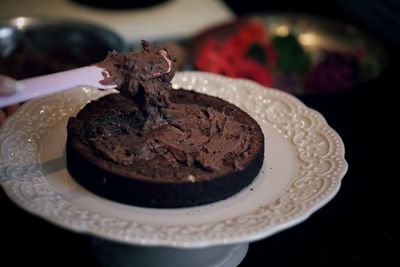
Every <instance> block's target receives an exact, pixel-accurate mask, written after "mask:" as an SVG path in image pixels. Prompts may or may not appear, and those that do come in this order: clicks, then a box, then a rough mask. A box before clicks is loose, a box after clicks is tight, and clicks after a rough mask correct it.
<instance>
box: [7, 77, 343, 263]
mask: <svg viewBox="0 0 400 267" xmlns="http://www.w3.org/2000/svg"><path fill="white" fill-rule="evenodd" d="M173 85H174V87H175V88H178V87H184V88H187V89H193V90H197V91H201V92H204V93H208V94H210V95H217V96H219V97H221V98H224V99H226V100H228V101H230V102H231V103H234V104H236V105H237V106H239V107H240V108H242V109H243V110H245V111H246V112H248V113H249V114H250V115H251V116H252V117H253V118H255V119H256V120H257V121H258V122H259V124H260V125H261V128H262V130H263V133H264V135H265V140H266V142H265V144H266V146H265V161H264V164H263V167H262V169H261V171H260V173H259V175H258V176H257V177H256V179H255V181H254V182H253V183H252V184H251V185H249V186H248V187H247V188H245V189H244V190H242V191H241V192H240V193H238V194H236V195H235V196H233V197H230V198H228V199H226V200H223V201H218V202H215V203H213V204H209V205H203V206H198V207H192V208H182V209H150V208H140V207H134V206H128V205H123V204H120V203H116V202H113V201H109V200H106V199H103V198H100V197H98V196H96V195H94V194H92V193H90V192H88V191H86V190H85V189H83V188H82V187H81V186H79V185H78V184H77V183H76V182H75V181H74V180H73V179H72V178H71V177H70V175H69V174H68V172H67V170H66V168H65V157H64V147H65V140H66V123H67V120H68V118H69V117H70V116H73V115H74V114H76V112H78V111H79V110H80V109H81V107H82V106H84V105H85V103H87V101H89V100H91V99H95V98H98V97H100V96H101V95H103V94H104V92H99V91H98V90H96V89H93V88H75V89H71V90H69V91H65V92H63V93H59V94H56V95H51V96H48V97H45V98H42V99H39V100H35V101H31V102H29V103H26V104H25V105H23V106H22V107H21V108H20V109H19V110H18V111H17V112H16V113H15V114H14V115H13V116H12V117H10V118H9V119H8V120H7V121H6V123H5V124H4V125H3V126H2V128H1V130H0V152H1V153H0V183H1V185H2V187H3V188H4V190H5V192H6V193H7V195H8V196H9V197H10V198H11V199H12V200H13V201H14V202H15V203H16V204H18V205H19V206H20V207H21V208H23V209H25V210H27V211H29V212H31V213H32V214H35V215H37V216H40V217H42V218H43V219H45V220H48V221H50V222H52V223H54V224H56V225H59V226H61V227H64V228H65V229H69V230H72V231H76V232H81V233H86V234H90V235H93V236H94V237H95V238H94V239H93V249H94V253H95V255H96V257H97V258H98V259H99V261H100V262H101V263H102V264H103V265H104V266H107V267H112V266H118V267H120V266H140V267H146V266H149V267H152V266H160V263H162V264H161V266H163V267H166V266H174V267H179V266H190V267H200V266H218V267H228V266H229V267H231V266H237V265H238V264H239V263H240V262H241V260H242V259H243V258H244V256H245V254H246V252H247V248H248V243H249V242H251V241H255V240H259V239H262V238H265V237H268V236H270V235H271V234H273V233H276V232H278V231H281V230H283V229H286V228H288V227H291V226H293V225H295V224H297V223H300V222H302V221H304V220H305V219H307V218H308V217H309V216H310V215H311V214H312V213H313V212H315V211H316V210H317V209H319V208H321V207H322V206H323V205H325V204H326V203H327V202H328V201H329V200H331V199H332V198H333V197H334V196H335V194H336V193H337V192H338V190H339V187H340V182H341V179H342V178H343V176H344V174H345V173H346V170H347V163H346V161H345V159H344V145H343V142H342V140H341V139H340V137H339V136H338V134H337V133H336V132H335V131H334V130H333V129H331V128H330V127H329V126H328V124H327V123H326V121H325V119H324V118H323V117H322V116H321V115H320V114H319V113H317V112H316V111H314V110H311V109H309V108H307V107H306V106H304V105H303V104H302V103H301V102H300V101H299V100H297V99H296V98H294V97H293V96H291V95H288V94H286V93H283V92H281V91H278V90H273V89H268V88H265V87H262V86H260V85H257V84H256V83H253V82H250V81H245V80H235V79H229V78H225V77H222V76H218V75H212V74H206V73H201V72H183V73H177V75H176V77H175V79H174V81H173ZM106 240H107V241H106ZM146 264H147V265H146ZM168 264H170V265H168Z"/></svg>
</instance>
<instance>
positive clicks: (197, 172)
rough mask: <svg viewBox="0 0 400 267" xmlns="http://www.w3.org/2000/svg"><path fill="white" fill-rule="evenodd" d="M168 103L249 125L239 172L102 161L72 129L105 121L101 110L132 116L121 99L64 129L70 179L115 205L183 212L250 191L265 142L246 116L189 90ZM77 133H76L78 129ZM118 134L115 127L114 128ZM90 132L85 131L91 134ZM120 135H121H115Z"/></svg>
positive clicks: (161, 162)
mask: <svg viewBox="0 0 400 267" xmlns="http://www.w3.org/2000/svg"><path fill="white" fill-rule="evenodd" d="M170 99H171V102H172V103H174V104H177V105H181V104H185V105H196V106H202V107H211V106H212V107H213V108H214V109H216V110H219V111H224V112H226V113H227V115H228V116H231V117H232V118H234V119H235V120H237V121H240V122H241V123H243V124H245V125H251V129H252V132H251V139H252V142H250V144H249V145H250V147H249V150H248V151H247V153H248V155H247V157H246V158H245V161H243V162H241V164H243V166H244V167H243V168H235V166H234V165H233V163H229V164H226V166H225V168H222V169H220V170H218V171H216V170H214V171H211V170H207V169H204V168H202V167H201V166H198V165H191V166H187V165H185V164H182V163H179V162H178V163H176V162H175V164H171V162H168V161H165V159H163V158H153V159H151V160H149V161H147V162H143V161H137V162H134V163H132V164H121V163H118V162H113V161H112V160H109V159H105V158H104V157H103V156H102V155H101V154H99V153H98V152H96V150H95V149H94V148H93V146H92V144H91V143H90V141H89V140H88V138H85V137H84V136H85V134H84V132H85V127H86V128H87V127H89V126H93V125H92V124H91V123H88V125H86V126H82V125H81V127H76V125H74V124H75V120H76V119H78V120H86V121H90V120H92V119H94V118H98V117H102V116H104V110H108V111H110V110H114V112H116V113H119V112H121V114H124V113H126V112H128V113H129V112H130V113H131V114H135V112H137V109H136V108H135V105H134V104H133V103H132V102H130V100H129V99H128V100H127V99H126V98H124V97H122V96H120V95H119V94H114V95H108V96H105V97H103V98H101V99H99V100H97V101H93V102H92V103H90V104H88V105H87V106H86V107H85V108H84V109H82V110H81V111H80V112H79V113H78V114H77V116H76V119H74V118H72V119H70V121H69V123H68V139H67V163H68V164H67V165H68V170H69V171H70V173H71V175H72V176H73V177H74V178H75V179H76V180H77V181H78V182H79V183H80V184H81V185H83V186H84V187H85V188H87V189H88V190H89V191H92V192H94V193H96V194H98V195H100V196H103V197H105V198H109V199H111V200H115V201H118V202H122V203H126V204H132V205H139V206H146V207H161V208H173V207H187V206H194V205H200V204H206V203H210V202H214V201H217V200H221V199H224V198H227V197H229V196H231V195H233V194H235V193H237V192H239V191H240V190H242V189H243V188H244V187H246V186H247V185H249V184H250V183H251V182H252V181H253V179H254V178H255V177H256V175H257V174H258V172H259V169H260V168H261V166H262V163H263V159H264V137H263V134H262V131H261V129H260V127H259V125H258V124H257V123H256V121H254V120H253V119H252V118H251V117H250V116H249V115H248V114H246V113H245V112H243V111H242V110H240V109H239V108H237V107H236V106H234V105H232V104H229V103H228V102H226V101H224V100H222V99H220V98H217V97H211V96H208V95H204V94H200V93H196V92H193V91H187V90H173V91H171V93H170ZM77 128H78V129H77ZM117 128H118V127H117ZM91 130H93V129H87V131H91ZM115 132H116V133H118V132H121V129H115Z"/></svg>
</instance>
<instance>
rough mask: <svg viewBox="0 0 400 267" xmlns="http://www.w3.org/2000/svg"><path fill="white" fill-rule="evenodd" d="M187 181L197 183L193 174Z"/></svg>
mask: <svg viewBox="0 0 400 267" xmlns="http://www.w3.org/2000/svg"><path fill="white" fill-rule="evenodd" d="M187 179H188V180H189V181H191V182H192V183H194V182H196V177H194V176H193V175H191V174H189V175H188V177H187Z"/></svg>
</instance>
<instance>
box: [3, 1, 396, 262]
mask: <svg viewBox="0 0 400 267" xmlns="http://www.w3.org/2000/svg"><path fill="white" fill-rule="evenodd" d="M227 2H231V1H227ZM284 2H285V1H284ZM229 4H230V5H231V6H232V9H233V10H234V11H235V12H236V13H238V15H242V14H245V13H246V12H252V11H254V9H257V8H259V7H258V6H257V5H255V6H254V7H253V9H249V8H247V9H243V8H242V9H240V8H239V7H238V6H237V5H235V4H232V3H229ZM266 8H270V6H267V7H266ZM272 8H277V7H276V6H272ZM278 8H279V6H278ZM238 9H239V11H238ZM327 9H329V7H328V8H327ZM240 10H241V11H240ZM309 11H310V10H309ZM311 11H312V12H316V10H314V7H313V9H312V10H311ZM317 11H318V10H317ZM325 11H326V10H325ZM335 12H336V11H335V10H331V11H330V14H333V13H335ZM328 13H329V12H328ZM328 15H329V14H328ZM387 51H388V53H389V55H390V60H389V65H388V67H387V68H386V69H385V70H384V72H383V74H382V75H381V76H380V77H379V78H377V79H376V80H374V81H371V82H369V83H367V84H363V85H361V86H359V87H358V88H354V89H352V90H349V91H345V92H341V93H335V94H329V95H307V96H301V97H300V99H301V100H303V101H304V102H305V103H306V104H307V105H308V106H310V107H312V108H314V109H316V110H318V111H320V112H321V113H322V114H323V115H324V117H325V118H326V119H327V121H328V123H329V124H330V125H331V126H332V127H333V128H334V129H335V130H336V131H337V132H338V133H339V135H340V136H341V137H342V139H343V141H344V143H345V146H346V159H347V161H348V163H349V170H348V172H347V174H346V176H345V178H344V180H343V185H342V188H341V189H340V191H339V193H338V194H337V196H336V197H335V198H334V199H333V200H332V201H330V202H329V203H328V204H327V205H326V206H324V207H323V208H322V209H320V210H319V211H317V212H316V213H314V214H313V215H312V216H311V217H310V218H309V219H307V220H306V221H305V222H303V223H301V224H299V225H297V226H295V227H292V228H290V229H287V230H285V231H283V232H280V233H278V234H275V235H273V236H271V237H269V238H266V239H263V240H261V241H257V242H254V243H252V244H250V248H249V252H248V254H247V256H246V258H245V259H244V261H243V262H242V263H241V264H240V265H239V267H247V266H267V265H268V266H293V265H295V264H296V265H299V266H304V265H306V264H307V265H310V264H314V265H322V266H340V265H342V264H347V265H351V266H367V265H375V264H379V265H380V266H385V265H386V264H387V265H388V264H389V263H391V262H393V261H394V260H395V254H394V246H393V245H392V244H394V241H395V240H394V232H395V228H394V214H395V211H396V210H398V208H397V207H396V206H395V203H396V202H395V197H396V193H397V191H398V190H397V188H396V186H395V174H397V172H395V171H396V170H395V169H396V165H395V163H394V161H395V160H394V159H395V158H396V156H395V155H393V154H394V153H396V150H395V149H396V147H397V143H398V138H396V133H397V132H396V130H395V128H394V127H396V125H395V123H396V122H398V120H395V116H396V113H395V108H396V105H395V103H396V98H395V97H394V93H395V90H397V89H396V87H397V86H396V81H397V79H396V78H397V76H396V75H397V71H396V65H397V62H398V60H399V59H400V55H399V52H397V51H396V49H395V46H390V45H388V48H387ZM393 150H394V151H393ZM393 152H394V153H393ZM0 211H1V214H2V215H1V219H0V226H1V229H2V233H1V238H2V244H3V249H2V253H1V255H2V257H1V258H2V259H1V261H3V262H7V263H10V262H11V263H12V265H13V266H27V265H28V264H29V265H32V266H34V265H40V266H44V267H45V266H59V265H62V266H64V265H65V266H77V265H78V264H79V266H86V267H90V266H93V267H94V266H98V264H97V263H96V261H95V259H94V256H93V254H92V252H91V245H90V237H89V236H86V235H81V234H75V233H71V232H69V231H66V230H64V229H60V228H58V227H56V226H54V225H52V224H50V223H47V222H46V221H43V220H42V219H39V218H37V217H35V216H32V215H30V214H28V213H26V212H25V211H23V210H21V209H19V208H18V207H16V206H15V205H14V204H13V203H12V202H11V201H10V200H9V199H8V197H7V196H6V195H5V194H4V192H3V191H2V190H0ZM21 225H25V227H21ZM14 252H18V253H21V254H17V255H24V256H16V255H15V254H14ZM25 255H26V256H25ZM28 255H29V256H28ZM9 265H11V264H9Z"/></svg>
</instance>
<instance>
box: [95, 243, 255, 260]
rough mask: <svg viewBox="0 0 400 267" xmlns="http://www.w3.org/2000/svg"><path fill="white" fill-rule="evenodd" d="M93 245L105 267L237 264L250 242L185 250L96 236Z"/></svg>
mask: <svg viewBox="0 0 400 267" xmlns="http://www.w3.org/2000/svg"><path fill="white" fill-rule="evenodd" d="M92 247H93V252H94V255H95V257H96V258H97V260H98V261H99V262H100V264H101V265H102V266H103V267H135V266H140V267H160V266H163V267H189V266H190V267H236V266H238V265H239V264H240V262H241V261H242V260H243V259H244V257H245V256H246V253H247V250H248V247H249V243H240V244H235V245H225V246H213V247H204V248H195V249H193V248H191V249H185V248H172V247H148V246H147V247H146V246H134V245H126V244H122V243H115V242H111V241H107V240H104V239H99V238H95V237H94V238H93V239H92Z"/></svg>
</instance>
